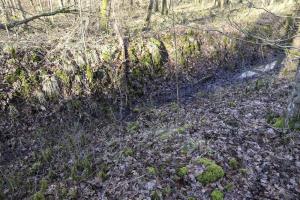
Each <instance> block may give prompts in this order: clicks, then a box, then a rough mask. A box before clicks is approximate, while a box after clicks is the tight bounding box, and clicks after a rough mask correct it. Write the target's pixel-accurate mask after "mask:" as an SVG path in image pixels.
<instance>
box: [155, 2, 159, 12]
mask: <svg viewBox="0 0 300 200" xmlns="http://www.w3.org/2000/svg"><path fill="white" fill-rule="evenodd" d="M154 11H155V12H158V11H159V0H155V8H154Z"/></svg>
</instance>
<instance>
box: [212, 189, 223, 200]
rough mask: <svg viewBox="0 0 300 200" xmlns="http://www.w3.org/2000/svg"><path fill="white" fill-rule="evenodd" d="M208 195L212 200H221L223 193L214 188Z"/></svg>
mask: <svg viewBox="0 0 300 200" xmlns="http://www.w3.org/2000/svg"><path fill="white" fill-rule="evenodd" d="M210 197H211V199H212V200H223V199H224V193H223V192H222V191H221V190H219V189H214V191H212V193H211V194H210Z"/></svg>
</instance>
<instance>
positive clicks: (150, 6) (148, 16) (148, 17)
mask: <svg viewBox="0 0 300 200" xmlns="http://www.w3.org/2000/svg"><path fill="white" fill-rule="evenodd" d="M152 10H153V0H150V1H149V6H148V12H147V17H146V24H145V28H146V29H148V28H149V26H150V21H151V16H152Z"/></svg>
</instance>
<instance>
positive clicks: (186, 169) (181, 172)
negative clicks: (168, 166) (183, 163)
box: [177, 167, 189, 177]
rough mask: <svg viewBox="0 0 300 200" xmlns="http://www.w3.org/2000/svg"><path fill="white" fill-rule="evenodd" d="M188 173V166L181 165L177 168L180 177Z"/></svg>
mask: <svg viewBox="0 0 300 200" xmlns="http://www.w3.org/2000/svg"><path fill="white" fill-rule="evenodd" d="M188 173H189V169H188V167H181V168H179V169H178V170H177V175H178V176H179V177H184V176H186V175H188Z"/></svg>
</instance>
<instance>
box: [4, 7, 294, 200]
mask: <svg viewBox="0 0 300 200" xmlns="http://www.w3.org/2000/svg"><path fill="white" fill-rule="evenodd" d="M280 5H281V6H278V7H276V9H277V11H278V12H275V11H276V10H275V11H274V10H272V11H274V12H275V13H280V14H282V15H283V14H285V13H284V12H283V13H281V11H285V10H288V11H290V10H291V6H292V5H289V4H287V5H285V4H280ZM286 7H287V8H286ZM283 8H284V9H283ZM188 9H189V12H183V11H186V10H187V7H185V6H182V7H179V8H177V10H175V11H176V12H178V13H182V15H179V17H177V18H176V24H181V26H182V27H183V29H187V28H188V27H189V26H195V27H194V28H195V29H198V28H199V29H200V30H202V28H203V27H209V28H211V29H213V28H215V27H220V28H222V30H223V31H224V30H225V32H227V31H228V30H227V29H228V26H229V25H228V22H224V16H223V15H220V16H219V15H218V12H216V13H214V12H215V11H214V10H209V9H207V10H204V11H201V12H203V16H202V17H200V18H199V17H198V16H199V8H197V7H195V6H191V5H190V6H189V7H188ZM249 9H250V10H251V9H252V8H249ZM279 11H280V12H279ZM263 12H264V11H263V10H261V9H256V10H254V11H253V12H248V9H245V11H244V12H238V13H237V14H236V16H232V17H233V19H241V22H240V23H241V24H245V23H246V22H245V21H247V23H249V24H251V23H253V22H254V21H259V22H261V21H267V20H266V18H265V17H263V18H262V19H260V18H259V17H260V14H261V13H263ZM186 13H188V14H186ZM123 14H125V15H127V14H128V13H127V12H126V13H123ZM129 14H130V15H137V18H140V19H142V22H143V23H140V24H139V26H137V24H136V22H135V23H131V22H134V18H136V16H130V17H132V18H129V19H132V20H127V21H128V22H127V23H128V24H126V25H128V27H130V28H129V29H130V30H137V31H136V32H137V33H139V32H138V31H140V30H141V29H142V27H143V25H144V14H145V12H144V10H142V11H139V13H137V14H136V13H134V12H133V13H131V12H129ZM139 16H140V17H139ZM273 17H274V16H273ZM120 18H121V19H122V16H120ZM124 19H127V18H126V17H124ZM258 19H260V20H258ZM244 20H245V21H244ZM212 21H214V23H211V22H212ZM170 22H171V19H169V18H167V17H165V18H162V17H161V15H160V14H158V13H157V14H155V15H154V16H153V24H154V25H153V27H152V29H153V30H154V31H153V32H160V31H161V29H163V30H169V29H170V27H171V28H172V26H171V24H172V23H170ZM72 23H74V24H75V25H74V27H77V26H78V27H77V29H78V30H79V29H80V25H79V24H78V21H77V20H72ZM157 24H158V25H159V26H155V25H157ZM266 24H267V25H269V22H268V21H267V23H266ZM196 25H197V26H196ZM74 27H72V28H68V29H66V28H65V29H64V30H63V31H62V30H61V27H59V26H57V29H59V30H60V32H59V31H58V30H57V29H55V28H53V29H51V31H50V32H51V33H52V32H53V34H48V33H47V34H45V33H40V32H39V31H37V33H34V34H27V32H26V33H25V34H23V33H22V32H21V33H19V34H20V35H18V34H15V35H10V36H9V38H10V39H7V38H6V37H8V36H6V32H2V33H0V34H2V35H0V38H4V40H3V41H0V42H2V43H4V44H5V43H13V44H14V42H15V41H16V38H17V39H18V40H19V41H18V44H19V46H34V45H36V44H38V45H37V46H42V45H41V44H42V43H43V42H44V41H48V42H49V43H51V44H52V43H53V44H57V47H60V46H62V47H63V48H65V46H64V44H65V43H64V42H63V41H65V40H66V41H67V40H71V39H72V40H74V41H79V38H80V36H81V35H80V34H77V35H76V34H75V32H76V31H75V28H74ZM91 27H92V30H90V31H94V30H93V28H94V27H93V26H91ZM251 27H252V26H250V28H249V29H251ZM231 28H232V27H231ZM252 28H253V27H252ZM158 29H159V30H158ZM254 29H255V28H254ZM267 30H269V29H267ZM229 31H232V32H235V31H236V30H235V29H234V30H229ZM66 32H67V34H66ZM147 33H148V32H147ZM101 34H102V33H100V32H99V33H97V34H96V35H95V38H97V40H94V39H95V38H92V37H90V38H89V39H90V40H91V41H93V42H95V41H98V37H99V35H101ZM148 34H149V35H152V34H153V33H152V32H149V33H148ZM272 34H275V33H273V32H272V33H271V35H272ZM23 35H24V38H23ZM52 35H53V38H51V36H52ZM54 36H55V37H54ZM63 36H64V37H63ZM107 37H108V38H112V37H111V36H107ZM106 39H107V38H105V37H104V38H101V40H106ZM99 41H100V39H99ZM108 41H109V40H108ZM87 42H89V41H87ZM45 43H47V42H45ZM97 44H98V42H97ZM243 47H245V48H248V46H243ZM257 54H259V52H257ZM272 55H273V54H272ZM262 57H263V56H262ZM266 57H267V58H268V59H269V60H262V61H261V63H260V64H263V66H264V68H261V67H260V65H257V66H253V68H249V66H247V67H245V68H239V66H238V67H237V68H235V69H234V70H231V71H230V70H226V69H224V68H222V69H221V67H220V66H217V67H216V68H213V67H212V70H210V69H207V68H205V69H202V68H201V69H200V70H202V71H203V73H202V74H201V77H200V76H199V77H198V76H193V78H194V79H193V80H195V82H193V83H187V84H182V83H181V82H180V83H179V96H177V91H176V83H175V82H171V83H166V86H165V88H164V91H163V93H161V91H155V92H156V93H155V95H156V96H154V99H151V101H150V100H149V101H144V100H145V99H141V100H140V101H137V102H136V104H134V108H131V111H130V112H128V113H126V115H125V116H123V119H122V120H120V116H119V114H117V113H114V111H113V109H112V108H111V107H110V106H111V105H102V104H101V105H99V104H100V103H101V102H100V103H99V101H98V102H97V100H94V99H93V98H92V97H80V98H78V99H76V98H74V99H70V101H62V102H59V103H58V104H57V105H53V107H51V108H48V107H47V106H45V107H44V106H42V105H35V106H31V107H30V105H29V106H28V104H26V102H22V101H20V102H18V101H17V102H16V104H17V108H18V109H13V108H15V107H13V106H12V107H9V108H8V109H7V111H8V112H9V114H8V113H4V112H0V136H1V137H0V145H1V146H0V199H35V200H38V199H103V200H105V199H109V200H110V199H116V200H119V199H122V200H123V199H128V200H129V199H153V200H156V199H170V200H174V199H182V200H185V199H187V200H196V199H197V200H198V199H199V200H202V199H204V200H205V199H213V200H221V199H222V197H224V199H228V200H229V199H230V200H231V199H291V200H294V199H300V134H299V131H296V130H290V129H285V128H283V127H282V123H283V121H282V118H280V116H284V113H285V110H286V107H287V102H288V99H289V95H290V94H291V91H292V88H293V85H292V83H291V80H287V79H285V78H280V77H279V71H280V68H281V67H282V65H281V62H282V57H281V55H279V56H278V57H275V58H274V57H271V58H269V57H268V56H265V58H266ZM274 61H276V64H275V65H272V63H274ZM237 62H239V61H238V60H237ZM255 63H256V60H255ZM257 63H259V62H257ZM208 64H209V63H208ZM266 64H269V65H266ZM195 65H197V63H195ZM273 67H274V68H273ZM211 72H213V73H211ZM206 73H207V74H206ZM193 75H195V74H193ZM206 75H207V76H206ZM245 76H249V77H245ZM250 76H251V77H250ZM155 83H156V82H155V81H153V82H152V84H153V85H155ZM178 97H179V98H178ZM145 98H148V96H147V97H145ZM177 99H178V100H179V101H177ZM141 102H142V103H141ZM23 105H24V106H23ZM37 107H39V108H37ZM120 107H121V108H120V110H121V112H122V109H123V108H122V106H120ZM121 114H122V115H123V114H125V113H121Z"/></svg>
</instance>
